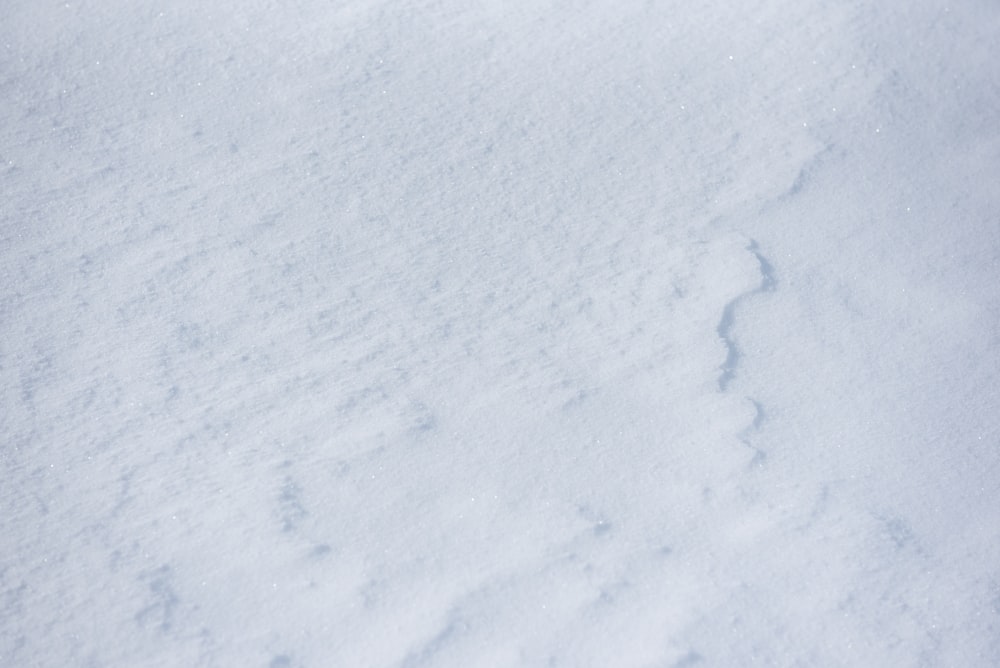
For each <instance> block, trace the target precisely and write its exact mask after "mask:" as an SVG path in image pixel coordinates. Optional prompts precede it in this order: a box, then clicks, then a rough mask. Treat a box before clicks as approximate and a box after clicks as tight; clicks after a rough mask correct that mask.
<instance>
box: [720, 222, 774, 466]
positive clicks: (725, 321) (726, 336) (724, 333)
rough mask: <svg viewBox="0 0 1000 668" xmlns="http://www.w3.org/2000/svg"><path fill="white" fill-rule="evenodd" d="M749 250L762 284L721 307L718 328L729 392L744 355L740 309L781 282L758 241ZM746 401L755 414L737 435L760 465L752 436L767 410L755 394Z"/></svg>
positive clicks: (722, 385) (722, 376) (760, 454)
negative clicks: (739, 339) (738, 334)
mask: <svg viewBox="0 0 1000 668" xmlns="http://www.w3.org/2000/svg"><path fill="white" fill-rule="evenodd" d="M746 249H747V250H748V251H750V252H751V253H753V255H754V257H755V259H756V260H757V265H758V267H759V270H760V283H759V284H758V285H757V286H756V287H754V288H752V289H750V290H747V291H745V292H742V293H740V294H739V295H737V296H736V297H734V298H733V299H731V300H730V301H729V302H728V303H726V305H725V307H724V308H723V309H722V317H721V318H719V324H718V326H717V327H716V330H715V331H716V333H717V334H718V335H719V338H720V339H722V342H723V344H725V347H726V359H725V361H724V362H723V363H722V366H721V367H720V371H721V373H720V374H719V380H718V383H719V391H720V392H726V391H728V389H729V384H730V382H732V380H733V379H734V378H735V377H736V369H737V367H738V366H739V363H740V359H741V357H742V355H743V353H742V351H741V350H740V346H739V343H738V342H737V340H736V338H735V336H734V333H733V329H734V327H735V325H736V311H737V309H738V308H739V306H740V305H741V304H742V303H743V302H744V301H746V300H748V299H751V298H753V297H755V296H757V295H761V294H765V293H769V292H774V290H775V288H776V287H777V285H778V281H777V279H776V278H775V277H774V267H772V266H771V263H770V262H768V260H767V258H766V257H764V256H763V255H762V254H761V252H760V249H759V247H758V245H757V242H756V241H755V240H753V239H750V242H749V243H748V244H747V247H746ZM747 401H749V402H750V404H751V405H752V406H753V410H754V417H753V420H752V421H751V423H750V424H749V425H748V426H747V427H746V428H745V429H743V430H742V431H741V432H740V433H739V434H738V435H737V438H738V439H739V441H740V443H742V444H743V445H745V446H747V447H748V448H750V449H751V450H753V451H754V455H753V459H752V460H751V464H752V465H760V464H761V463H762V462H763V460H764V458H765V457H766V454H765V452H764V451H763V450H761V449H760V448H758V447H757V446H755V445H753V443H751V441H750V435H751V434H752V433H753V432H756V431H757V430H759V429H760V427H761V425H762V424H763V423H764V421H765V420H766V419H767V413H766V412H765V410H764V406H763V405H761V403H760V402H759V401H757V400H756V399H754V398H753V397H747Z"/></svg>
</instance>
